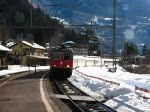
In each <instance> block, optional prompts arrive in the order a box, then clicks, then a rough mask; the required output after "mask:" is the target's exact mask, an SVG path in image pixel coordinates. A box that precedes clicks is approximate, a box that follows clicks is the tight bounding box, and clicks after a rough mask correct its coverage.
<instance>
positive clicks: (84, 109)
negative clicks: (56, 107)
mask: <svg viewBox="0 0 150 112" xmlns="http://www.w3.org/2000/svg"><path fill="white" fill-rule="evenodd" d="M50 82H51V84H52V87H53V91H54V94H55V96H56V97H57V98H59V99H60V100H61V101H63V102H64V103H65V105H67V106H68V108H70V110H71V111H72V112H116V111H115V110H113V109H111V108H110V107H108V106H106V105H104V104H103V103H102V102H100V101H98V100H96V99H94V98H92V97H91V96H88V95H87V94H86V93H84V92H82V91H80V90H79V89H77V88H76V87H74V86H73V85H72V84H70V82H69V81H68V80H65V81H57V80H51V81H50ZM103 100H104V99H102V101H103Z"/></svg>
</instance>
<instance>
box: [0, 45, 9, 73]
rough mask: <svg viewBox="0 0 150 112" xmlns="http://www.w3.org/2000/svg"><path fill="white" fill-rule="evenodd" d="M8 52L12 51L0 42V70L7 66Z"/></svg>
mask: <svg viewBox="0 0 150 112" xmlns="http://www.w3.org/2000/svg"><path fill="white" fill-rule="evenodd" d="M8 52H12V50H11V49H9V48H7V47H5V46H3V45H1V44H0V70H2V69H6V68H8V66H7V54H8Z"/></svg>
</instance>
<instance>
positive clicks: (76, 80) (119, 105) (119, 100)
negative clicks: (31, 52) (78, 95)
mask: <svg viewBox="0 0 150 112" xmlns="http://www.w3.org/2000/svg"><path fill="white" fill-rule="evenodd" d="M78 59H79V60H78ZM74 60H75V61H74V63H75V64H74V65H75V66H74V67H76V66H78V67H77V68H76V69H75V70H73V74H72V76H71V77H70V78H69V81H70V82H71V83H72V84H74V85H75V86H77V87H79V88H80V89H81V90H83V91H85V92H86V93H88V94H89V95H91V96H93V97H95V98H97V99H98V98H101V97H105V98H108V99H109V100H108V101H106V102H105V104H106V105H108V106H110V107H112V108H114V109H115V110H117V111H118V112H150V99H143V97H141V95H142V96H146V97H150V93H144V92H139V91H135V86H138V87H141V88H146V89H148V90H150V75H149V74H143V75H139V74H134V73H129V72H126V71H125V70H124V69H123V68H121V67H119V66H117V72H116V73H111V72H108V66H103V67H100V65H101V63H99V62H102V64H104V59H103V60H101V58H99V57H87V56H84V57H83V56H75V57H74ZM77 60H78V61H77ZM80 60H81V61H80ZM84 60H88V62H90V63H92V64H91V65H93V64H94V65H97V66H95V67H94V66H86V67H84V66H85V65H87V63H88V62H86V64H85V61H84ZM89 60H93V61H89ZM95 60H96V61H95ZM105 60H107V61H111V59H105ZM76 61H77V62H76ZM93 62H94V63H93ZM89 65H90V64H89ZM79 66H80V67H79ZM29 69H30V70H35V67H30V68H29V67H26V66H24V67H21V66H19V65H13V66H9V68H8V70H1V71H0V76H3V75H8V74H13V73H17V72H22V71H29ZM36 69H37V70H39V69H41V70H43V69H47V70H48V69H49V66H44V67H43V66H38V67H36ZM80 72H81V73H80ZM82 73H84V74H82ZM85 74H86V75H85ZM100 79H101V80H100ZM104 80H107V81H109V82H110V81H112V82H116V83H119V84H120V85H116V84H111V83H108V82H106V81H104ZM139 94H140V95H139Z"/></svg>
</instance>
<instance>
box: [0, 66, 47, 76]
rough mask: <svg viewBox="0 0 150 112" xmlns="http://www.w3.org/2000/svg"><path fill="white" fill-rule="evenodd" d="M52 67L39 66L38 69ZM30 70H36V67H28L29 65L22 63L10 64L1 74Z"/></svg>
mask: <svg viewBox="0 0 150 112" xmlns="http://www.w3.org/2000/svg"><path fill="white" fill-rule="evenodd" d="M49 68H50V67H49V66H38V67H36V69H37V70H45V69H46V70H48V69H49ZM29 69H30V70H33V71H34V70H35V67H30V68H29V67H27V66H22V67H21V66H20V65H9V66H8V70H1V71H0V76H4V75H9V74H13V73H18V72H23V71H29Z"/></svg>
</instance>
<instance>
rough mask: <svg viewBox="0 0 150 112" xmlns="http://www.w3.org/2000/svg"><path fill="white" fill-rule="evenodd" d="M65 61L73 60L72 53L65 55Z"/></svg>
mask: <svg viewBox="0 0 150 112" xmlns="http://www.w3.org/2000/svg"><path fill="white" fill-rule="evenodd" d="M64 60H72V54H71V53H64Z"/></svg>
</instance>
